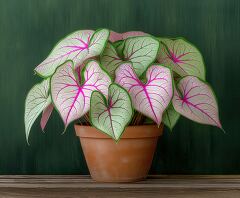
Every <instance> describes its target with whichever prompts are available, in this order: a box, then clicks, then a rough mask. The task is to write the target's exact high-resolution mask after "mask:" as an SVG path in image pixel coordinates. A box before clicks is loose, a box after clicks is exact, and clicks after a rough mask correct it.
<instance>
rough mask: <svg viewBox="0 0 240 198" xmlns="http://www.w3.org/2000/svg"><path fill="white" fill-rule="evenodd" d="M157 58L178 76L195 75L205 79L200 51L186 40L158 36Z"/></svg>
mask: <svg viewBox="0 0 240 198" xmlns="http://www.w3.org/2000/svg"><path fill="white" fill-rule="evenodd" d="M160 42H161V44H160V50H159V53H158V56H157V60H158V62H159V63H160V64H163V65H166V66H169V67H171V68H172V69H173V71H175V72H176V73H177V74H179V75H180V76H182V77H183V76H187V75H192V76H197V77H199V78H200V79H203V80H205V65H204V61H203V58H202V55H201V53H200V51H199V50H198V49H197V48H196V47H195V46H194V45H193V44H191V43H189V42H188V41H186V40H184V39H182V38H180V39H168V38H160Z"/></svg>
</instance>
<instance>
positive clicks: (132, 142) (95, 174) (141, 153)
mask: <svg viewBox="0 0 240 198" xmlns="http://www.w3.org/2000/svg"><path fill="white" fill-rule="evenodd" d="M162 130H163V126H162V125H161V126H160V127H159V128H158V127H157V126H155V125H142V126H129V127H127V128H126V129H125V132H124V133H123V135H122V137H121V139H120V141H119V142H118V143H116V142H115V141H114V140H113V139H111V138H110V137H109V136H107V135H106V134H104V133H102V132H100V131H99V130H97V129H96V128H94V127H91V126H81V125H75V131H76V134H77V136H79V138H80V142H81V146H82V149H83V153H84V156H85V158H86V162H87V165H88V168H89V171H90V174H91V176H92V178H93V179H94V180H95V181H98V182H134V181H139V180H143V179H145V178H146V177H147V175H148V171H149V169H150V167H151V163H152V159H153V155H154V151H155V149H156V146H157V140H158V137H159V136H160V135H161V134H162Z"/></svg>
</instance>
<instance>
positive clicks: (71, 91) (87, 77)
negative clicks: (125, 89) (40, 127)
mask: <svg viewBox="0 0 240 198" xmlns="http://www.w3.org/2000/svg"><path fill="white" fill-rule="evenodd" d="M81 79H82V83H80V82H79V79H78V74H77V73H76V72H75V70H74V66H73V62H72V61H67V62H65V63H64V64H62V65H60V66H59V67H58V68H57V69H56V72H55V73H54V74H53V76H52V78H51V83H50V84H51V94H52V100H53V103H54V105H55V106H56V108H57V109H58V111H59V113H60V115H61V117H62V119H63V122H64V124H65V129H66V127H67V126H68V124H69V123H70V122H72V121H74V120H76V119H78V118H80V117H82V116H83V115H84V114H85V113H87V112H88V111H89V109H90V97H91V94H92V92H93V91H95V90H97V91H100V92H102V93H103V94H104V95H107V93H108V87H109V85H110V84H111V79H110V77H109V76H108V75H107V73H106V72H105V71H103V70H102V68H101V67H100V65H99V64H98V62H96V61H93V60H91V61H89V62H88V63H87V64H86V65H85V67H84V69H83V70H82V71H81Z"/></svg>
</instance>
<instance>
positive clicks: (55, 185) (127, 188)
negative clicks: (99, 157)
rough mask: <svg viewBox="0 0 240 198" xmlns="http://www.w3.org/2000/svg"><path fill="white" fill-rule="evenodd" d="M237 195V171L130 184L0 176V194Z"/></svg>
mask: <svg viewBox="0 0 240 198" xmlns="http://www.w3.org/2000/svg"><path fill="white" fill-rule="evenodd" d="M215 196H216V197H217V198H232V197H234V198H235V197H236V198H240V175H231V176H230V175H225V176H223V175H214V176H213V175H212V176H208V175H204V176H203V175H194V176H193V175H191V176H190V175H188V176H187V175H171V176H170V175H161V176H149V178H148V179H147V180H145V181H141V182H137V183H132V184H124V183H122V184H110V183H97V182H94V181H93V180H91V178H90V177H89V176H78V175H57V176H56V175H31V176H30V175H24V176H15V175H11V176H9V175H8V176H0V197H7V198H8V197H18V198H20V197H24V198H28V197H44V198H47V197H57V198H61V197H81V198H84V197H104V198H108V197H111V198H116V197H124V198H125V197H131V198H135V197H138V198H142V197H144V198H147V197H150V198H151V197H154V198H156V197H164V198H168V197H171V198H173V197H180V198H198V197H201V198H206V197H208V198H213V197H215Z"/></svg>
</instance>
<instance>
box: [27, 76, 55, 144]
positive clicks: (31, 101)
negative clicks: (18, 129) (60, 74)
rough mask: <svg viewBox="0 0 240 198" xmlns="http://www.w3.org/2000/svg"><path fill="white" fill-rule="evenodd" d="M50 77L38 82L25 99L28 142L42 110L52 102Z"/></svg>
mask: <svg viewBox="0 0 240 198" xmlns="http://www.w3.org/2000/svg"><path fill="white" fill-rule="evenodd" d="M48 91H49V79H46V80H43V81H42V82H41V83H39V84H36V85H35V86H34V87H33V88H32V89H31V90H30V91H29V93H28V95H27V98H26V101H25V114H24V121H25V133H26V139H27V142H28V137H29V133H30V129H31V127H32V125H33V123H34V122H35V120H36V119H37V117H38V116H39V115H40V114H41V112H42V111H43V110H44V109H45V108H46V107H47V106H48V105H49V104H50V103H51V97H50V95H49V94H48Z"/></svg>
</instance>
